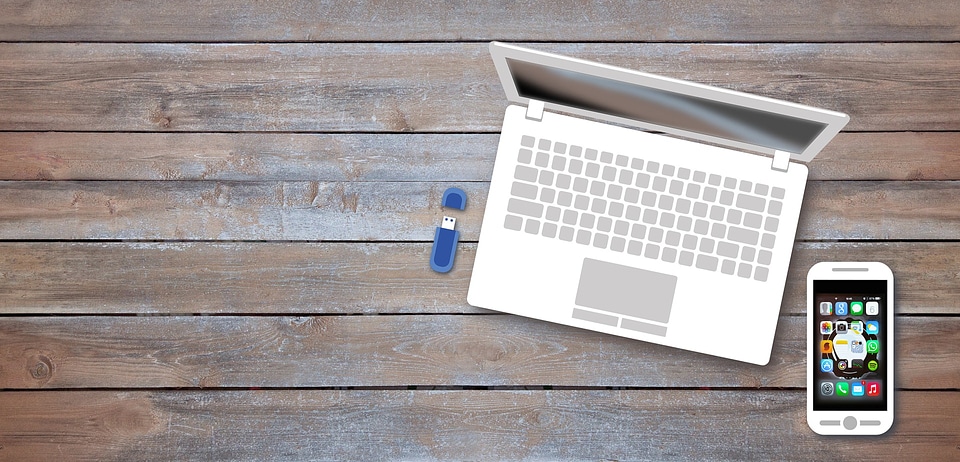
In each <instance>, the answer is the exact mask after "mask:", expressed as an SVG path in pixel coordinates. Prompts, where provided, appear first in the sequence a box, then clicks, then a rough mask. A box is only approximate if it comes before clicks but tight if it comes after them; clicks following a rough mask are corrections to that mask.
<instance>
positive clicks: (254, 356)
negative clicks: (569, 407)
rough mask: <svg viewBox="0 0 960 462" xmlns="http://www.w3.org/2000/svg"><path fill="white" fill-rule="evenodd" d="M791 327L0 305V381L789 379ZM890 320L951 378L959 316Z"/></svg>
mask: <svg viewBox="0 0 960 462" xmlns="http://www.w3.org/2000/svg"><path fill="white" fill-rule="evenodd" d="M805 326H806V317H804V316H784V317H781V319H780V323H779V325H778V328H777V336H776V341H775V342H774V347H773V354H772V357H771V360H770V363H769V364H768V365H766V366H755V365H751V364H745V363H740V362H736V361H731V360H725V359H719V358H716V357H712V356H706V355H703V354H699V353H693V352H689V351H682V350H679V349H675V348H670V347H665V346H661V345H654V344H650V343H645V342H639V341H635V340H630V339H625V338H620V337H614V336H610V335H604V334H599V333H596V332H590V331H586V330H582V329H575V328H572V327H568V326H559V325H556V324H551V323H545V322H540V321H536V320H532V319H527V318H522V317H519V316H509V315H495V316H454V315H435V316H423V315H421V316H415V315H407V316H319V317H286V316H277V317H274V316H264V317H260V316H257V317H234V316H215V317H202V318H197V317H190V316H187V317H184V316H161V317H154V316H151V317H101V316H95V317H87V316H85V317H59V316H58V317H41V318H19V317H11V318H4V320H3V323H0V337H2V338H3V339H4V348H3V351H2V352H0V389H3V388H7V389H21V388H58V389H59V388H175V387H200V388H218V387H283V388H302V387H338V386H358V387H398V386H400V387H402V386H408V385H417V386H435V385H443V386H450V385H454V386H544V385H548V386H584V387H611V386H612V387H684V388H689V387H751V388H753V387H758V388H759V387H794V388H802V387H804V386H805V383H806V375H805V374H806V372H805V370H804V365H805V364H806V363H807V361H805V356H806V347H805V339H806V334H805V332H804V331H805ZM896 332H897V334H896V335H897V337H896V341H897V343H896V348H897V364H898V368H897V382H896V383H897V387H901V388H910V389H930V388H934V389H953V390H956V389H957V388H960V363H958V362H957V361H956V360H955V358H956V357H957V354H958V353H960V319H958V318H941V317H900V318H899V319H897V326H896ZM931 339H935V340H931ZM691 371H696V373H695V374H692V373H691Z"/></svg>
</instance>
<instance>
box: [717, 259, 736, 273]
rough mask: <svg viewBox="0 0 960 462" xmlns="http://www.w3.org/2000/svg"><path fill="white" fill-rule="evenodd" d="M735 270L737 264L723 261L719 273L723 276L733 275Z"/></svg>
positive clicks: (731, 261)
mask: <svg viewBox="0 0 960 462" xmlns="http://www.w3.org/2000/svg"><path fill="white" fill-rule="evenodd" d="M736 269H737V264H736V263H735V262H734V261H733V260H724V261H723V263H721V264H720V272H721V273H723V274H733V272H734V271H736Z"/></svg>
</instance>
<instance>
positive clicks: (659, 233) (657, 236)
mask: <svg viewBox="0 0 960 462" xmlns="http://www.w3.org/2000/svg"><path fill="white" fill-rule="evenodd" d="M647 240H648V241H650V242H656V243H660V242H662V241H663V230H662V229H660V228H656V227H651V228H650V232H648V233H647Z"/></svg>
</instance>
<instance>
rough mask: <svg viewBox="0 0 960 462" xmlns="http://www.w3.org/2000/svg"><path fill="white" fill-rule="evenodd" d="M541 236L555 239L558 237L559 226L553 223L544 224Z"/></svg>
mask: <svg viewBox="0 0 960 462" xmlns="http://www.w3.org/2000/svg"><path fill="white" fill-rule="evenodd" d="M540 234H541V235H542V236H543V237H549V238H553V237H556V235H557V225H555V224H553V223H544V224H543V227H542V228H541V230H540Z"/></svg>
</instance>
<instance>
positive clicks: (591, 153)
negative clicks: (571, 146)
mask: <svg viewBox="0 0 960 462" xmlns="http://www.w3.org/2000/svg"><path fill="white" fill-rule="evenodd" d="M583 157H584V158H585V159H587V160H597V150H596V149H587V152H586V153H585V154H584V155H583Z"/></svg>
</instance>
